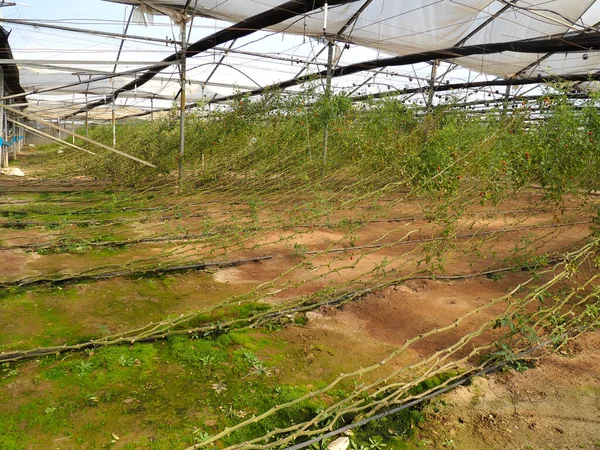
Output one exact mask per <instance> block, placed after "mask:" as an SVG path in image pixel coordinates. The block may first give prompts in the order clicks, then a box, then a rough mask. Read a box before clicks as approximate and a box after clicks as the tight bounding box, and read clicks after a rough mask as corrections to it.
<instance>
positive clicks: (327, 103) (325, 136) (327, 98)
mask: <svg viewBox="0 0 600 450" xmlns="http://www.w3.org/2000/svg"><path fill="white" fill-rule="evenodd" d="M328 14H329V4H328V3H327V2H325V5H324V6H323V36H327V16H328ZM333 45H334V41H333V39H331V38H329V39H328V40H327V80H326V82H325V107H326V108H327V116H326V118H325V130H324V132H323V175H325V164H326V163H327V147H328V144H329V112H330V107H331V105H330V102H331V78H332V77H333Z"/></svg>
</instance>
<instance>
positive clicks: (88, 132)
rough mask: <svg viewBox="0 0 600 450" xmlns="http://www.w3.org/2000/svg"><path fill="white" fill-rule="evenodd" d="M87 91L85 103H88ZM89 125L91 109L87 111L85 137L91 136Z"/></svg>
mask: <svg viewBox="0 0 600 450" xmlns="http://www.w3.org/2000/svg"><path fill="white" fill-rule="evenodd" d="M87 97H88V95H87V92H86V93H85V104H86V105H87ZM88 125H89V111H86V112H85V137H89V136H90V131H89V128H88Z"/></svg>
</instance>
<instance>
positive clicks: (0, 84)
mask: <svg viewBox="0 0 600 450" xmlns="http://www.w3.org/2000/svg"><path fill="white" fill-rule="evenodd" d="M0 95H2V97H4V70H2V67H0ZM2 104H4V100H3V101H2ZM4 114H5V112H4V108H0V140H1V141H2V143H3V142H4ZM2 143H0V167H6V166H8V153H7V152H5V151H4V145H2Z"/></svg>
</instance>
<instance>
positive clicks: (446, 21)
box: [107, 0, 600, 77]
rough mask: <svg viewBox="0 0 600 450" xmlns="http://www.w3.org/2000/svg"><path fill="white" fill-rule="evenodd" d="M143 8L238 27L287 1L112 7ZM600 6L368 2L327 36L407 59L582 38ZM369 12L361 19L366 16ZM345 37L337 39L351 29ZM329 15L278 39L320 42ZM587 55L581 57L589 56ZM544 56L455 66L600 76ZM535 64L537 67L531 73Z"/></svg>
mask: <svg viewBox="0 0 600 450" xmlns="http://www.w3.org/2000/svg"><path fill="white" fill-rule="evenodd" d="M107 1H113V2H118V3H126V4H131V5H142V6H143V7H144V8H143V10H144V11H146V12H153V8H155V9H154V12H156V13H159V11H161V12H166V11H168V10H175V11H181V10H182V9H183V8H184V7H185V5H186V4H188V8H189V11H191V12H194V13H196V14H199V15H202V16H207V17H212V18H216V19H221V20H226V21H229V22H234V23H236V22H240V21H242V20H244V19H246V18H248V17H252V16H254V15H256V14H259V13H261V12H264V11H266V10H269V9H271V8H274V7H277V6H279V5H281V4H283V3H284V2H282V1H281V0H261V1H257V0H252V1H248V0H226V1H223V0H198V1H196V0H191V1H188V0H143V1H140V0H107ZM596 3H597V2H596V0H577V1H574V0H553V1H550V2H549V1H548V0H529V1H523V0H511V1H499V0H492V1H490V0H415V1H410V2H407V1H391V0H372V1H369V0H362V1H356V2H353V3H350V4H347V5H342V6H337V7H333V8H331V10H330V11H329V14H328V24H327V34H329V35H337V40H339V41H344V42H351V43H353V44H358V45H362V46H365V47H369V48H373V49H377V50H381V51H384V52H386V53H389V54H393V55H407V54H413V53H418V52H422V51H429V50H436V49H444V48H449V47H454V46H457V45H458V44H459V43H460V44H463V45H465V46H467V45H477V44H479V45H485V44H488V43H496V42H506V41H515V40H521V39H532V38H543V37H546V36H556V35H561V34H565V33H567V32H568V31H581V30H583V29H584V28H585V27H591V26H593V25H594V24H595V23H597V22H600V4H598V5H596ZM364 5H368V6H366V8H365V9H364V10H363V11H360V10H361V8H363V7H364ZM359 12H360V15H359V16H358V18H357V20H356V21H355V22H354V23H352V24H351V25H350V26H349V27H348V28H347V29H346V31H345V32H343V33H341V34H339V35H338V33H339V32H340V31H341V30H343V29H344V27H345V26H346V25H347V24H348V23H349V22H351V19H352V18H353V17H354V16H355V14H357V13H359ZM323 16H324V12H323V11H316V12H314V13H311V14H309V15H307V16H306V17H304V18H302V19H301V20H288V21H286V22H283V23H282V24H281V25H280V26H276V27H272V29H273V30H275V31H281V32H286V33H294V34H300V35H306V36H314V37H317V36H322V35H323V20H324V17H323ZM585 50H586V49H582V51H584V52H585ZM544 56H545V55H543V54H538V55H535V54H533V55H532V54H526V55H524V54H519V53H511V52H506V53H503V54H496V55H487V56H476V57H467V58H459V59H457V60H456V61H455V62H456V63H457V64H459V65H461V66H463V67H469V68H472V69H474V70H477V71H480V72H482V73H488V74H494V75H499V76H504V77H506V76H516V75H519V74H522V73H523V72H524V71H526V72H527V73H528V74H530V75H531V74H537V73H538V72H539V73H544V74H549V75H563V74H573V73H587V72H589V71H590V70H591V71H597V70H599V69H600V65H599V64H598V63H599V62H600V60H599V59H598V57H596V56H594V58H593V59H592V60H590V59H587V60H582V58H581V57H568V55H564V54H563V55H556V56H554V57H552V58H548V59H545V60H543V61H540V62H539V64H536V62H537V61H539V60H540V58H543V57H544ZM532 64H536V66H535V67H533V68H532V67H530V66H531V65H532Z"/></svg>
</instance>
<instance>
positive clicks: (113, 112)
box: [110, 78, 117, 148]
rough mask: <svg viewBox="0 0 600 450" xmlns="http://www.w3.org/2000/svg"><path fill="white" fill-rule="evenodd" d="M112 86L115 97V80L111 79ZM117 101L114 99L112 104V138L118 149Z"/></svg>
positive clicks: (114, 145) (114, 146)
mask: <svg viewBox="0 0 600 450" xmlns="http://www.w3.org/2000/svg"><path fill="white" fill-rule="evenodd" d="M110 82H111V85H112V95H115V79H114V78H111V79H110ZM115 101H116V99H113V101H112V102H111V105H112V108H111V121H112V136H113V142H112V144H113V148H117V118H116V114H115Z"/></svg>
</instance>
